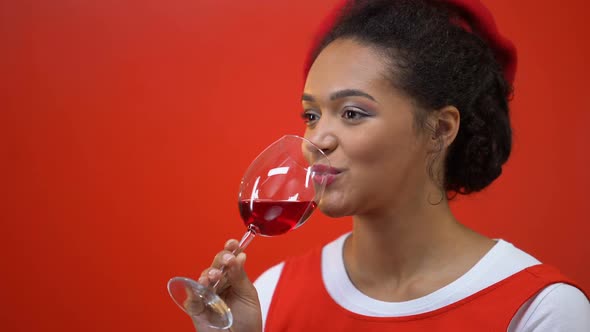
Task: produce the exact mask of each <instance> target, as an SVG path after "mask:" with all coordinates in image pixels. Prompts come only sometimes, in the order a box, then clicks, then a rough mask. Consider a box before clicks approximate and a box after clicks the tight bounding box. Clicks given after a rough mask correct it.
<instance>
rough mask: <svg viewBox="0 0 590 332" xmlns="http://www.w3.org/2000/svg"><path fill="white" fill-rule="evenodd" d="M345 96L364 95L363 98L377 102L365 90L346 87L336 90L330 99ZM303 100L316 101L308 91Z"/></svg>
mask: <svg viewBox="0 0 590 332" xmlns="http://www.w3.org/2000/svg"><path fill="white" fill-rule="evenodd" d="M345 97H363V98H367V99H370V100H372V101H374V102H377V100H376V99H375V98H374V97H373V96H371V95H370V94H368V93H366V92H363V91H361V90H357V89H344V90H339V91H336V92H334V93H332V94H331V95H330V100H336V99H340V98H345ZM301 100H303V101H309V102H315V98H314V97H313V96H312V95H310V94H307V93H304V94H303V96H301Z"/></svg>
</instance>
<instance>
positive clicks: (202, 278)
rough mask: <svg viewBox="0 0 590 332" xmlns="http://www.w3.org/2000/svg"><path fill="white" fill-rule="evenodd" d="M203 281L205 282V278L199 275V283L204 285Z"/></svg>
mask: <svg viewBox="0 0 590 332" xmlns="http://www.w3.org/2000/svg"><path fill="white" fill-rule="evenodd" d="M205 282H207V278H205V277H200V278H199V284H202V285H204V284H205Z"/></svg>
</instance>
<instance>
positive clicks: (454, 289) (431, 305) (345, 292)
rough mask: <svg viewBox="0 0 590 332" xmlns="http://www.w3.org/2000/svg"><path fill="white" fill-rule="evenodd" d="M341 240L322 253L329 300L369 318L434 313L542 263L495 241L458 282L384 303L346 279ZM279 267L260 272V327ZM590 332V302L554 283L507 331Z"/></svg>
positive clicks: (530, 304)
mask: <svg viewBox="0 0 590 332" xmlns="http://www.w3.org/2000/svg"><path fill="white" fill-rule="evenodd" d="M349 235H350V233H347V234H344V235H342V236H340V237H339V238H338V239H336V240H334V241H332V242H330V243H329V244H327V245H326V246H324V248H323V249H322V267H321V268H322V279H323V283H324V287H325V288H326V290H327V291H328V294H330V296H331V297H332V299H333V300H334V301H335V302H336V303H337V304H338V305H340V306H341V307H343V308H344V309H346V310H348V311H351V312H353V313H356V314H359V315H364V316H370V317H399V316H409V315H417V314H422V313H426V312H429V311H433V310H436V309H439V308H442V307H445V306H447V305H450V304H452V303H455V302H457V301H460V300H461V299H464V298H466V297H468V296H470V295H472V294H474V293H477V292H479V291H481V290H483V289H484V288H487V287H488V286H491V285H493V284H495V283H497V282H499V281H501V280H503V279H505V278H507V277H509V276H511V275H513V274H515V273H517V272H520V271H522V270H523V269H525V268H527V267H530V266H533V265H537V264H539V263H540V262H539V261H538V260H536V259H535V258H534V257H532V256H530V255H529V254H527V253H525V252H524V251H522V250H520V249H518V248H516V247H514V246H513V245H512V244H510V243H508V242H506V241H503V240H498V241H497V243H496V245H494V247H492V249H491V250H490V251H489V252H488V253H487V254H486V255H485V256H484V257H482V258H481V259H480V260H479V262H477V264H475V266H473V267H472V268H471V269H470V270H469V271H467V273H465V274H464V275H462V276H461V277H459V278H458V279H457V280H455V281H453V282H452V283H450V284H448V285H446V286H445V287H443V288H441V289H439V290H437V291H435V292H433V293H430V294H428V295H426V296H423V297H420V298H417V299H414V300H410V301H404V302H384V301H379V300H375V299H373V298H370V297H368V296H367V295H365V294H363V293H362V292H361V291H359V290H358V289H357V288H356V287H355V286H354V285H353V283H352V282H351V281H350V279H349V278H348V275H347V273H346V270H345V266H344V260H343V257H342V252H343V247H344V241H345V239H346V238H347V237H348V236H349ZM282 269H283V263H280V264H278V265H275V266H273V267H272V268H270V269H269V270H267V271H266V272H264V273H263V274H262V275H261V276H260V277H259V278H258V279H257V280H256V281H255V282H254V286H256V289H257V290H258V297H259V299H260V305H261V307H262V319H263V324H264V322H266V317H267V314H268V309H269V307H270V303H271V301H272V295H273V293H274V290H275V287H276V285H277V282H278V281H279V278H280V275H281V271H282ZM525 331H526V332H531V331H543V332H545V331H567V332H590V302H589V301H588V299H587V298H586V296H584V294H583V293H582V292H581V291H580V290H579V289H577V288H575V287H573V286H570V285H567V284H562V283H557V284H553V285H550V286H548V287H546V288H545V289H543V290H542V291H540V292H539V293H538V294H537V295H536V296H535V297H533V298H532V299H531V300H529V301H528V302H526V303H525V304H524V305H523V306H522V307H521V308H520V310H519V311H518V312H517V313H516V315H514V317H513V318H512V321H511V323H510V326H509V328H508V332H525Z"/></svg>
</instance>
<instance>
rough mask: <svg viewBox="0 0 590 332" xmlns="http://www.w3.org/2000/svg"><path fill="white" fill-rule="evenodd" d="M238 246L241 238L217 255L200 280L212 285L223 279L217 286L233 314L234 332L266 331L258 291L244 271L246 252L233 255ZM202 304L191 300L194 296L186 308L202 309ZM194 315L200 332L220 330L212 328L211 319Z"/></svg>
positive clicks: (202, 282)
mask: <svg viewBox="0 0 590 332" xmlns="http://www.w3.org/2000/svg"><path fill="white" fill-rule="evenodd" d="M237 248H238V241H236V240H233V239H232V240H229V241H227V242H226V243H225V247H224V250H222V251H220V252H219V253H218V254H217V255H216V256H215V259H214V260H213V264H211V267H210V268H208V269H206V270H204V271H203V273H201V276H200V278H199V280H198V282H199V283H200V284H202V285H203V286H208V287H211V286H213V285H215V283H216V282H217V281H218V280H220V279H221V281H220V283H219V285H217V294H218V295H219V296H220V297H221V298H222V299H223V301H225V303H226V304H227V305H228V306H229V308H230V309H231V312H232V314H233V318H234V320H233V324H232V326H231V328H230V329H229V330H230V331H233V332H262V314H261V310H260V303H259V302H258V293H257V292H256V289H255V288H254V285H253V284H252V282H250V280H249V279H248V276H247V275H246V272H245V271H244V263H245V261H246V254H244V253H240V254H238V255H237V256H234V255H233V254H232V252H233V251H234V250H236V249H237ZM222 267H225V271H226V274H225V276H223V275H222V273H221V268H222ZM198 305H200V301H194V302H193V301H191V296H189V297H188V298H187V300H186V302H185V308H187V311H189V312H199V311H202V308H196V306H198ZM191 317H192V316H191ZM192 318H193V323H194V325H195V328H196V329H197V331H198V332H205V331H207V332H213V331H216V332H218V331H219V330H218V329H213V328H210V327H208V326H207V322H206V321H204V320H203V319H199V318H198V317H192Z"/></svg>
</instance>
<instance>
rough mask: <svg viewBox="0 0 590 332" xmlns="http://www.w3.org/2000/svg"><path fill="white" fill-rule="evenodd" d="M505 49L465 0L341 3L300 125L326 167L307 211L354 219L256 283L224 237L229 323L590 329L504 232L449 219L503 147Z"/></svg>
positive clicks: (207, 279) (569, 289)
mask: <svg viewBox="0 0 590 332" xmlns="http://www.w3.org/2000/svg"><path fill="white" fill-rule="evenodd" d="M515 68H516V54H515V50H514V48H513V47H512V44H510V42H509V41H507V40H505V39H504V38H502V37H501V36H500V35H499V34H498V32H497V30H496V28H495V25H494V22H493V19H492V18H491V15H490V14H489V12H488V11H487V10H486V9H485V8H484V7H483V6H482V5H481V3H479V2H478V1H477V0H473V1H467V0H447V1H427V0H414V1H411V0H386V1H379V0H375V1H354V2H350V3H349V4H348V5H346V6H344V7H343V9H342V11H340V12H339V15H338V17H337V19H336V22H335V23H334V24H332V22H331V21H330V22H329V24H328V25H327V28H326V29H324V31H323V32H322V34H321V39H320V42H319V43H318V45H317V46H316V47H315V48H314V49H313V50H312V52H311V61H310V66H308V69H307V70H306V75H307V76H306V83H305V88H304V91H303V98H302V102H303V109H304V112H303V118H304V121H305V123H306V125H307V129H306V132H305V136H306V137H307V138H308V139H310V140H311V141H312V142H314V143H315V144H317V145H318V146H319V147H320V148H322V149H323V150H324V152H325V153H326V154H327V155H328V157H329V158H330V160H331V163H332V165H333V166H334V169H333V172H334V173H336V174H337V175H336V177H335V181H334V182H332V183H331V184H330V185H329V186H328V187H327V188H326V191H325V193H324V196H323V197H322V200H321V202H320V205H319V208H320V210H321V211H322V212H323V213H325V214H327V215H329V216H333V217H340V216H353V230H352V232H351V233H350V234H345V235H343V236H342V237H340V238H339V239H337V240H335V241H333V242H331V243H329V244H327V245H326V246H324V247H323V248H322V250H317V251H312V252H310V253H309V254H307V255H305V256H302V257H298V258H294V259H290V260H287V261H285V262H283V263H281V264H279V265H277V266H275V267H273V268H271V269H270V270H268V271H267V272H265V273H264V274H263V275H262V276H261V277H260V278H259V279H258V280H257V281H256V288H255V287H254V286H253V285H252V284H251V283H250V281H249V280H248V278H247V276H246V275H245V273H244V271H243V264H244V261H245V256H244V254H239V255H238V256H237V257H234V256H233V255H232V254H230V252H231V251H232V250H234V249H235V248H236V246H237V242H236V241H235V240H231V241H229V242H228V243H227V244H226V246H225V248H224V251H222V252H220V253H219V255H217V257H216V259H215V261H214V262H213V266H212V267H211V268H209V269H207V270H206V271H204V272H203V274H202V275H201V278H200V279H199V282H201V283H203V284H205V285H207V284H209V283H212V282H215V281H217V280H218V279H219V278H220V272H219V267H220V266H222V265H227V266H228V268H229V269H228V270H229V272H228V276H227V285H228V288H227V290H226V291H225V292H224V294H223V295H224V296H225V300H226V301H227V302H228V303H229V305H230V306H231V308H232V310H233V312H234V316H235V323H234V326H233V327H232V330H233V331H261V330H262V329H263V326H264V329H265V330H267V331H278V330H291V331H303V330H305V331H317V330H325V331H332V330H333V331H356V330H363V331H373V330H375V331H377V330H380V331H381V330H396V331H429V330H442V331H448V330H465V331H480V330H489V331H506V330H508V331H533V330H535V331H590V304H589V302H588V299H587V298H586V296H585V295H584V293H583V292H582V291H581V290H580V289H579V288H577V287H576V286H575V284H574V283H572V282H571V281H569V280H568V279H567V278H566V277H564V276H562V275H561V274H560V273H559V272H557V271H556V270H554V269H552V268H551V267H548V266H546V265H542V264H539V261H537V260H536V259H535V258H533V257H531V256H530V255H528V254H526V253H525V252H523V251H521V250H519V249H517V248H515V247H514V246H512V245H511V244H510V243H508V242H505V241H503V240H492V239H489V238H486V237H485V236H483V235H481V234H478V233H476V232H474V231H472V230H471V229H468V228H466V227H465V226H463V225H462V224H460V223H459V222H458V221H457V220H456V219H455V218H454V216H453V214H452V213H451V211H450V209H449V205H448V197H452V195H454V194H469V193H471V192H476V191H480V190H482V189H483V188H485V187H486V186H488V185H489V184H490V183H491V182H492V181H494V180H495V179H496V178H497V177H498V176H499V175H500V174H501V171H502V165H503V164H504V163H505V162H506V160H507V159H508V156H509V154H510V149H511V128H510V121H509V117H508V98H509V97H510V94H511V83H512V80H513V77H514V73H515Z"/></svg>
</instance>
